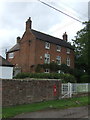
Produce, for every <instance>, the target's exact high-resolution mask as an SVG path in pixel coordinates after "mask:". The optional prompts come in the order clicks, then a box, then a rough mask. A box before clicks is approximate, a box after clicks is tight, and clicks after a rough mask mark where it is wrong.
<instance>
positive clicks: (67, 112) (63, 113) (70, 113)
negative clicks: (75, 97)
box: [15, 106, 88, 118]
mask: <svg viewBox="0 0 90 120" xmlns="http://www.w3.org/2000/svg"><path fill="white" fill-rule="evenodd" d="M15 118H88V106H84V107H75V108H68V109H64V110H60V109H59V110H58V109H52V110H42V111H38V112H30V113H23V114H20V115H17V116H15Z"/></svg>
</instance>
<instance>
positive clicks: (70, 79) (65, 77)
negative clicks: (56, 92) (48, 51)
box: [14, 73, 76, 83]
mask: <svg viewBox="0 0 90 120" xmlns="http://www.w3.org/2000/svg"><path fill="white" fill-rule="evenodd" d="M14 78H16V79H22V78H41V79H61V80H62V83H67V82H72V83H75V82H76V80H75V77H74V76H73V75H70V74H59V73H19V74H18V75H17V76H16V77H14Z"/></svg>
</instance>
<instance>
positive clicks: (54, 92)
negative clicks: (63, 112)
mask: <svg viewBox="0 0 90 120" xmlns="http://www.w3.org/2000/svg"><path fill="white" fill-rule="evenodd" d="M56 93H57V88H56V85H54V86H53V94H54V96H56Z"/></svg>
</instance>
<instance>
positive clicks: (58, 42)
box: [31, 29, 74, 49]
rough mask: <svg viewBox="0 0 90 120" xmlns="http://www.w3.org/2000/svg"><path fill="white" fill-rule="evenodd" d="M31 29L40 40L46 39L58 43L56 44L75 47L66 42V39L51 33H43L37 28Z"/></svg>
mask: <svg viewBox="0 0 90 120" xmlns="http://www.w3.org/2000/svg"><path fill="white" fill-rule="evenodd" d="M31 31H32V33H33V34H34V35H35V36H36V38H37V39H40V40H43V41H46V42H50V43H53V44H56V45H60V46H63V47H67V48H70V49H74V48H73V46H71V44H70V43H68V42H66V41H65V40H62V39H59V38H56V37H53V36H51V35H47V34H45V33H41V32H39V31H36V30H33V29H32V30H31Z"/></svg>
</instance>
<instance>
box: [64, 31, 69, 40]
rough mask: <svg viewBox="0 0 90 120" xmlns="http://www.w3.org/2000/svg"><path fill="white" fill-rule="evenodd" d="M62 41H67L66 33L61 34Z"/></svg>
mask: <svg viewBox="0 0 90 120" xmlns="http://www.w3.org/2000/svg"><path fill="white" fill-rule="evenodd" d="M63 40H65V41H67V40H68V35H67V33H66V32H65V33H64V34H63Z"/></svg>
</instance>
